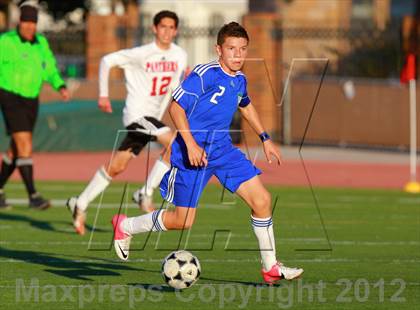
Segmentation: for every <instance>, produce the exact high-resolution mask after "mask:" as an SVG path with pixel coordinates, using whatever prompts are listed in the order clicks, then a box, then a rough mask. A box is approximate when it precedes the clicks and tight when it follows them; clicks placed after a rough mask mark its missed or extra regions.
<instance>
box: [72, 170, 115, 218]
mask: <svg viewBox="0 0 420 310" xmlns="http://www.w3.org/2000/svg"><path fill="white" fill-rule="evenodd" d="M111 180H112V178H111V177H110V176H109V175H108V173H106V171H105V168H104V167H103V166H102V167H101V168H99V170H98V171H96V173H95V175H94V176H93V178H92V179H91V180H90V182H89V184H88V185H87V186H86V188H85V189H84V191H83V192H82V193H81V194H80V195H79V197H78V198H77V207H78V208H80V209H82V210H83V211H85V210H86V209H87V207H88V205H89V203H91V202H92V201H93V200H94V199H95V198H96V197H97V196H98V195H99V194H100V193H102V192H103V191H104V190H105V188H107V187H108V185H109V183H111Z"/></svg>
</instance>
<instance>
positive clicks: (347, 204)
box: [0, 181, 420, 310]
mask: <svg viewBox="0 0 420 310" xmlns="http://www.w3.org/2000/svg"><path fill="white" fill-rule="evenodd" d="M84 185H85V182H59V181H40V182H38V189H39V191H40V192H41V193H42V194H43V195H45V196H46V197H48V198H50V199H51V200H52V203H53V207H52V208H51V209H49V210H46V211H42V212H41V211H35V210H29V209H28V207H27V201H26V195H25V190H24V188H23V185H22V184H21V183H20V182H16V181H13V182H11V183H9V184H8V185H7V186H6V188H5V189H6V192H7V196H8V198H9V201H10V202H11V203H12V204H13V209H11V210H4V211H2V212H0V236H1V238H0V271H1V277H0V296H1V304H2V308H4V309H102V310H105V309H291V308H293V309H415V308H416V307H418V305H419V304H420V268H419V265H420V197H419V196H418V195H417V196H416V195H410V194H406V193H403V192H402V191H400V190H397V189H354V188H353V189H351V188H332V187H325V186H324V187H318V186H315V187H314V188H313V189H311V188H310V187H308V186H299V187H289V186H281V187H279V186H269V189H270V191H271V193H272V196H273V207H274V215H273V220H274V229H275V235H276V248H277V254H278V258H279V259H280V260H281V261H282V262H283V263H284V264H285V265H287V266H297V267H302V268H304V269H305V272H304V274H303V276H302V277H301V278H300V279H298V280H295V281H292V282H288V281H284V280H282V281H280V282H279V283H278V284H277V285H274V286H267V285H265V284H263V283H262V277H261V275H260V262H259V257H260V254H259V252H258V250H257V241H256V238H255V236H254V234H253V232H252V229H251V224H250V211H249V209H248V208H247V207H246V206H245V204H244V203H243V202H242V201H240V200H239V198H237V197H235V196H233V195H231V194H230V193H228V192H223V190H222V188H221V186H220V185H216V184H210V185H209V186H208V187H207V188H206V190H205V191H204V194H203V196H202V199H201V202H200V206H199V210H198V215H197V218H196V222H195V224H194V226H193V228H192V229H191V230H189V231H177V232H174V231H173V232H166V233H163V234H160V235H159V234H157V233H153V234H143V235H136V236H135V237H134V238H133V241H132V246H131V252H130V259H129V261H128V262H122V261H120V260H119V259H118V258H117V256H116V254H115V253H114V250H113V248H112V235H113V233H112V226H111V225H110V220H111V217H112V215H113V214H116V213H118V212H120V213H126V214H127V215H129V216H135V215H139V214H141V213H140V211H139V210H138V208H137V207H136V206H135V205H134V204H133V203H132V202H131V194H132V192H133V191H134V190H135V189H136V188H137V186H138V185H139V184H135V183H125V182H115V183H113V184H112V185H111V186H110V187H109V188H108V189H107V190H106V192H105V193H104V195H103V197H101V199H97V200H96V201H95V202H94V203H93V204H92V205H91V207H90V208H89V211H88V218H87V224H88V230H87V233H86V235H85V236H79V235H76V234H75V233H74V232H73V227H72V225H71V216H70V214H69V212H68V211H67V209H66V208H65V201H66V199H67V198H68V197H69V196H71V195H76V194H78V193H79V192H80V191H81V190H82V189H83V187H84ZM155 194H156V196H155V198H156V201H158V202H160V201H161V199H160V198H159V195H158V193H155ZM176 249H187V250H189V251H191V252H192V253H193V254H195V255H196V256H197V257H198V258H199V260H200V262H201V266H202V274H201V277H200V279H199V281H198V282H197V283H196V284H195V285H194V286H193V287H191V288H189V289H187V290H183V291H175V290H173V289H172V288H170V287H168V286H167V285H166V284H165V283H164V281H163V278H162V276H161V261H162V259H163V258H164V257H165V256H166V255H167V254H168V253H169V252H171V251H172V250H176Z"/></svg>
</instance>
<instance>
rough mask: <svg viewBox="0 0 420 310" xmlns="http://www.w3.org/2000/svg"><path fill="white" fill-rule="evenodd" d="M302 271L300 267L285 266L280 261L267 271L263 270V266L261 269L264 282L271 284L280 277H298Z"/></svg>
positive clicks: (287, 278) (291, 278) (290, 278)
mask: <svg viewBox="0 0 420 310" xmlns="http://www.w3.org/2000/svg"><path fill="white" fill-rule="evenodd" d="M302 273H303V269H302V268H290V267H286V266H284V265H283V264H282V263H280V262H278V263H277V264H275V265H274V266H273V267H271V269H270V270H269V271H266V270H264V268H263V269H262V270H261V274H262V276H263V278H264V282H266V283H268V284H273V283H274V282H277V281H279V280H281V279H286V280H293V279H296V278H299V277H300V276H301V274H302Z"/></svg>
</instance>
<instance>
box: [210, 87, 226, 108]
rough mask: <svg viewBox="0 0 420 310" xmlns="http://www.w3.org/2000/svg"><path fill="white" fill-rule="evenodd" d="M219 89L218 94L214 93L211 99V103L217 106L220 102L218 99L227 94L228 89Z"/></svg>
mask: <svg viewBox="0 0 420 310" xmlns="http://www.w3.org/2000/svg"><path fill="white" fill-rule="evenodd" d="M219 88H220V91H219V92H217V93H214V95H213V96H212V97H211V99H210V102H211V103H214V104H217V103H218V102H217V99H216V98H217V97H220V96H222V95H223V94H224V93H225V89H226V88H225V87H223V86H220V85H219Z"/></svg>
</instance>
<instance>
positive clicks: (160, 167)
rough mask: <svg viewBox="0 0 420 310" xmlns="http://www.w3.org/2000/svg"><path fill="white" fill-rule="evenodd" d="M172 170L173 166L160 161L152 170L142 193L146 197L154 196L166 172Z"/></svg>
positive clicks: (141, 190)
mask: <svg viewBox="0 0 420 310" xmlns="http://www.w3.org/2000/svg"><path fill="white" fill-rule="evenodd" d="M170 169H171V166H170V165H169V164H168V163H166V162H164V161H163V160H162V159H158V160H157V161H156V162H155V164H154V165H153V168H152V170H151V171H150V173H149V175H148V178H147V180H146V183H145V184H144V185H143V187H142V188H141V189H140V192H141V193H142V194H143V195H146V196H152V195H153V191H154V190H155V188H156V187H158V186H159V184H160V181H162V178H163V176H164V175H165V173H166V172H168V171H169V170H170Z"/></svg>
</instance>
